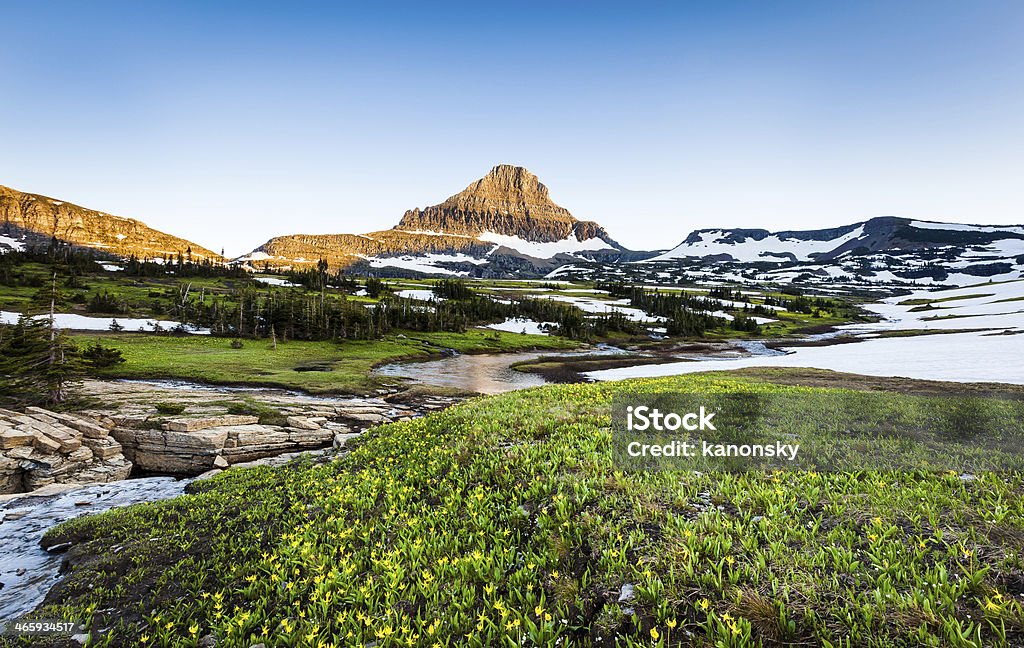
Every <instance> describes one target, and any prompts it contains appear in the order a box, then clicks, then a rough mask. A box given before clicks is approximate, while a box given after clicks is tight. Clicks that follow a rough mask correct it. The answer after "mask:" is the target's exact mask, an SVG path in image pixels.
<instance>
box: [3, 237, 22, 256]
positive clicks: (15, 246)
mask: <svg viewBox="0 0 1024 648" xmlns="http://www.w3.org/2000/svg"><path fill="white" fill-rule="evenodd" d="M0 245H6V246H7V247H9V248H10V249H12V250H14V251H15V252H24V251H25V244H24V243H22V242H21V241H18V240H16V239H12V238H11V237H10V236H0ZM6 251H7V250H5V249H0V254H3V253H4V252H6Z"/></svg>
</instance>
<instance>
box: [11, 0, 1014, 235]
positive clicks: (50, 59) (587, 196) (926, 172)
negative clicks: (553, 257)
mask: <svg viewBox="0 0 1024 648" xmlns="http://www.w3.org/2000/svg"><path fill="white" fill-rule="evenodd" d="M214 5H215V6H214ZM0 11H2V16H3V23H4V30H3V38H2V39H0V184H5V185H9V186H12V187H15V188H18V189H22V190H27V191H34V192H38V193H44V194H48V195H52V196H55V197H60V198H63V199H66V200H70V201H72V202H76V203H78V204H82V205H85V206H88V207H93V208H96V209H101V210H104V211H109V212H112V213H115V214H119V215H124V216H131V217H135V218H139V219H141V220H143V221H145V222H147V223H148V224H150V225H152V226H154V227H157V228H160V229H164V230H167V231H170V232H172V233H175V234H179V235H182V236H186V237H188V238H191V239H193V240H195V241H197V242H199V243H201V244H203V245H206V246H208V247H211V248H214V249H217V250H219V249H220V248H221V247H225V248H227V252H228V253H229V254H238V253H241V252H244V251H248V250H249V249H251V248H253V247H255V246H257V245H259V244H260V243H262V242H263V241H264V240H266V239H267V238H269V237H270V236H273V235H279V234H286V233H300V232H305V233H319V232H365V231H370V230H374V229H382V228H388V227H391V226H393V225H394V224H395V223H397V221H398V219H399V218H400V217H401V215H402V213H403V212H404V211H405V210H406V209H409V208H412V207H417V206H419V207H422V206H425V205H429V204H434V203H436V202H438V201H440V200H442V199H444V198H445V197H446V196H448V195H450V194H452V193H455V192H456V191H459V190H461V189H462V188H463V187H465V185H467V184H469V183H470V182H471V181H472V180H474V179H476V178H478V177H480V176H481V175H483V174H484V173H485V172H486V171H487V170H488V169H490V167H491V166H493V165H494V164H497V163H512V164H520V165H523V166H526V167H527V168H529V169H531V170H532V171H533V172H535V173H536V174H538V175H539V176H540V178H541V180H542V181H544V182H545V183H546V184H547V185H548V186H549V187H550V188H551V193H552V197H553V198H554V199H555V200H556V201H557V202H559V203H560V204H562V205H563V206H565V207H567V208H569V209H570V210H571V211H572V212H573V214H575V215H576V216H577V217H578V218H582V219H593V220H597V221H599V222H601V223H602V224H604V225H605V226H606V227H607V228H608V229H609V231H610V232H611V234H612V235H613V236H615V237H616V238H618V239H619V240H620V241H621V242H622V243H624V244H626V245H627V246H630V247H633V248H637V249H651V248H663V247H669V246H672V245H674V244H676V243H678V242H679V240H680V239H682V238H683V237H684V236H685V235H686V234H687V233H688V232H689V231H690V230H692V229H695V228H701V227H717V226H722V227H732V226H744V227H765V228H769V229H780V228H809V227H824V226H829V225H836V224H841V223H847V222H852V221H856V220H863V219H866V218H869V217H872V216H878V215H885V214H892V215H901V216H908V217H915V218H927V219H932V220H951V221H961V222H980V223H1010V222H1013V223H1020V222H1022V221H1024V214H1022V207H1024V189H1022V187H1024V182H1022V178H1024V37H1022V34H1024V3H1022V2H1018V1H1008V2H962V1H957V2H946V1H936V0H929V1H926V2H925V1H922V2H870V1H856V2H847V3H840V2H788V1H787V2H755V1H750V2H712V1H708V2H690V3H674V2H673V3H630V2H622V3H595V2H578V3H576V2H554V1H550V2H537V3H532V2H524V1H520V2H514V3H487V2H479V1H477V2H467V3H454V2H447V3H446V2H424V1H418V2H411V3H369V2H367V3H364V4H363V5H361V6H356V5H339V4H337V3H324V4H313V3H285V2H282V3H260V2H244V3H242V2H240V3H234V4H231V3H207V2H196V3H171V2H164V3H156V2H124V3H115V2H79V1H77V0H76V1H74V2H66V3H62V2H45V3H39V2H4V3H3V4H2V5H0Z"/></svg>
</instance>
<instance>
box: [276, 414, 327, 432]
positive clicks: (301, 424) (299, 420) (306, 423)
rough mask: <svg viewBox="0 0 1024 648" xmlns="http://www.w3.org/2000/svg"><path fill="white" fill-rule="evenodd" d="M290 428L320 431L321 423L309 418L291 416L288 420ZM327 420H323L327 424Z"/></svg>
mask: <svg viewBox="0 0 1024 648" xmlns="http://www.w3.org/2000/svg"><path fill="white" fill-rule="evenodd" d="M286 420H287V422H288V427H290V428H298V429H300V430H319V429H320V427H321V426H320V423H319V422H318V421H317V420H315V419H313V418H310V417H308V416H289V417H288V418H287V419H286ZM326 420H327V419H323V421H324V422H326Z"/></svg>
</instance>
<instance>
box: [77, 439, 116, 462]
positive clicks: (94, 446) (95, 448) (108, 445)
mask: <svg viewBox="0 0 1024 648" xmlns="http://www.w3.org/2000/svg"><path fill="white" fill-rule="evenodd" d="M82 444H83V445H84V446H85V447H87V448H89V449H90V450H92V454H93V456H95V457H98V458H99V459H109V458H111V457H114V456H117V455H120V454H121V444H120V443H118V442H117V441H115V440H114V439H112V438H110V437H107V438H105V439H93V438H90V437H85V438H84V439H82Z"/></svg>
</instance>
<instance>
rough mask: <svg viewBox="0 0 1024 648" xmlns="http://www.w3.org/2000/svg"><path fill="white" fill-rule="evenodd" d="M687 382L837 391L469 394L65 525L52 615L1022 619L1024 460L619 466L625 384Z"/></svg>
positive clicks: (233, 634)
mask: <svg viewBox="0 0 1024 648" xmlns="http://www.w3.org/2000/svg"><path fill="white" fill-rule="evenodd" d="M775 374H777V375H778V376H779V377H780V380H781V379H782V378H784V376H785V375H787V374H786V372H782V371H780V370H776V371H775ZM677 391H688V392H699V393H705V394H709V395H712V394H760V395H765V396H769V395H785V394H799V395H803V396H805V397H807V396H814V395H816V394H818V395H821V397H822V402H823V403H827V402H831V401H830V399H831V397H832V396H836V395H837V394H838V395H842V393H839V392H834V391H830V390H828V389H823V388H817V387H802V386H784V385H780V384H775V383H771V382H765V381H764V379H763V378H756V377H752V376H743V375H733V374H730V375H723V374H703V375H692V376H685V377H675V378H665V379H652V380H638V381H627V382H621V383H604V384H591V385H583V384H575V385H562V386H548V387H542V388H537V389H530V390H525V391H519V392H512V393H509V394H505V395H501V396H495V397H486V398H477V399H473V400H470V401H467V402H465V403H464V404H462V405H459V406H456V407H453V408H451V409H448V410H445V411H443V412H439V413H435V414H432V415H430V416H428V417H426V418H422V419H416V420H411V421H407V422H400V423H395V424H390V425H386V426H381V427H378V428H375V429H373V430H372V431H370V432H369V433H367V434H366V435H364V436H363V437H362V438H361V439H360V440H359V441H358V442H357V443H356V444H355V445H354V446H353V449H352V450H351V451H350V452H348V453H346V454H344V455H341V456H340V457H339V458H337V459H335V460H332V461H327V462H321V463H311V462H308V461H307V462H299V463H293V464H290V465H288V466H285V467H283V468H277V469H271V468H265V467H264V468H255V469H245V470H229V471H226V472H225V473H223V474H221V475H219V476H217V477H215V478H213V479H212V480H209V481H206V482H202V483H200V484H198V485H197V487H196V488H195V489H194V490H195V492H194V494H191V495H186V496H184V497H181V498H178V499H174V500H169V501H163V502H159V503H155V504H150V505H141V506H134V507H130V508H126V509H122V510H116V511H112V512H108V513H105V514H102V515H98V516H89V517H85V518H81V519H78V520H74V521H72V522H69V523H66V524H64V525H61V526H60V527H57V528H56V529H55V530H52V531H50V532H49V533H48V534H47V537H46V539H45V541H44V543H45V544H47V545H53V544H58V543H62V542H72V543H74V545H73V547H72V549H71V551H70V554H69V562H70V564H71V565H72V567H71V569H70V570H69V572H68V574H67V576H66V579H65V580H64V581H62V582H61V583H59V584H58V585H57V587H56V588H55V589H54V590H53V591H51V593H50V595H49V596H48V599H47V602H46V604H45V605H44V607H43V608H41V610H40V612H39V614H40V615H41V616H48V617H57V618H76V619H81V620H84V621H86V622H87V623H88V625H89V628H90V629H91V632H92V641H91V643H90V645H97V646H100V645H113V646H129V645H131V646H196V645H202V644H201V642H203V641H206V642H207V643H208V642H209V639H210V638H211V637H212V638H214V639H215V640H216V645H217V646H225V647H235V646H239V647H244V648H249V647H250V646H252V645H254V644H257V643H262V644H263V645H264V646H267V647H268V648H275V647H279V646H378V647H381V648H383V647H387V646H447V645H466V646H509V647H512V646H523V645H538V646H550V645H562V646H567V645H581V646H613V645H618V646H676V645H684V646H720V647H730V646H758V645H760V646H777V645H800V646H812V645H815V646H817V645H820V646H1004V645H1020V644H1021V642H1022V641H1024V608H1022V605H1021V603H1022V600H1024V599H1022V594H1024V557H1022V556H1021V549H1022V547H1024V498H1021V493H1022V490H1024V474H1022V473H1021V472H1005V473H992V472H987V473H979V474H977V475H973V476H971V477H970V478H969V479H965V478H963V477H962V476H961V475H958V474H956V473H953V472H942V471H936V470H927V469H922V470H910V471H901V472H881V471H854V472H814V471H806V470H804V471H772V472H764V471H761V472H743V473H727V472H704V473H698V472H679V471H663V472H625V471H622V470H618V469H617V467H616V466H615V465H613V463H612V458H611V453H610V443H611V433H610V431H609V425H610V419H609V415H610V404H611V402H612V399H613V398H614V397H615V396H616V394H619V393H624V392H630V393H641V394H657V393H663V392H677ZM844 393H845V392H844ZM873 394H874V395H873ZM875 397H877V398H878V399H880V401H884V402H885V403H887V404H888V406H892V403H893V402H898V399H899V398H908V399H909V398H914V397H913V396H910V395H894V394H892V393H880V392H874V393H872V392H864V393H861V394H859V395H858V396H857V398H862V399H866V400H867V401H870V400H871V399H872V398H875ZM979 398H985V396H979ZM894 399H895V401H894ZM869 404H870V403H869ZM829 416H830V413H829V411H827V409H822V411H821V412H820V415H819V417H818V418H819V419H827V418H828V417H829Z"/></svg>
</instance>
